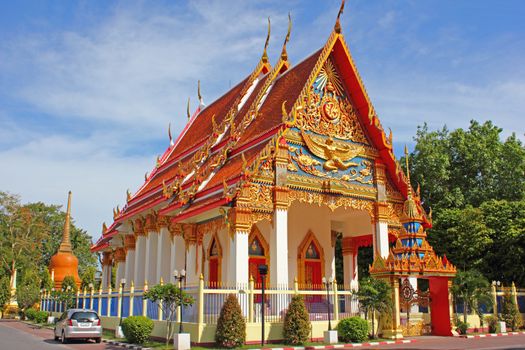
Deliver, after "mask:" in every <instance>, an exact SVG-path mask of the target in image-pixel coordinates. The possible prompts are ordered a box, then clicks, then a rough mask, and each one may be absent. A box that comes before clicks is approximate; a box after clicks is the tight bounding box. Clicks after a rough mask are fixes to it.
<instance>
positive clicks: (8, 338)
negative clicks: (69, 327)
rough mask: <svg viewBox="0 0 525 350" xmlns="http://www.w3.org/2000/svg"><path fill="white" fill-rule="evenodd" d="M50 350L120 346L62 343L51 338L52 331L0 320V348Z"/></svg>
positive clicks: (104, 349) (101, 349)
mask: <svg viewBox="0 0 525 350" xmlns="http://www.w3.org/2000/svg"><path fill="white" fill-rule="evenodd" d="M11 349H13V350H50V349H55V350H56V349H61V350H68V349H69V350H70V349H78V350H82V349H90V350H116V349H119V350H122V348H121V347H115V346H112V345H106V344H104V343H101V344H96V343H94V342H90V343H84V342H80V341H78V342H74V343H72V344H66V345H62V344H61V343H59V342H57V341H54V340H53V331H52V330H49V329H44V328H37V327H35V326H30V325H27V324H25V323H22V322H15V321H0V350H11Z"/></svg>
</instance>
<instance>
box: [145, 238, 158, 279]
mask: <svg viewBox="0 0 525 350" xmlns="http://www.w3.org/2000/svg"><path fill="white" fill-rule="evenodd" d="M158 239H159V235H158V233H157V232H155V231H150V232H148V237H147V238H146V258H145V264H144V265H145V266H144V270H145V274H146V275H145V277H144V278H145V280H147V281H148V284H149V285H150V286H154V285H156V284H158V283H159V280H157V242H158Z"/></svg>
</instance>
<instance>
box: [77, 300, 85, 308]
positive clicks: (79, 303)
mask: <svg viewBox="0 0 525 350" xmlns="http://www.w3.org/2000/svg"><path fill="white" fill-rule="evenodd" d="M78 308H79V309H83V308H84V298H78Z"/></svg>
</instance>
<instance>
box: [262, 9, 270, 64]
mask: <svg viewBox="0 0 525 350" xmlns="http://www.w3.org/2000/svg"><path fill="white" fill-rule="evenodd" d="M269 43H270V17H268V34H266V42H265V43H264V51H263V55H262V58H261V59H262V61H263V62H264V63H268V52H267V51H266V50H267V49H268V44H269Z"/></svg>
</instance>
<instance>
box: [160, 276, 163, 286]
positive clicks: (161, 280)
mask: <svg viewBox="0 0 525 350" xmlns="http://www.w3.org/2000/svg"><path fill="white" fill-rule="evenodd" d="M159 284H160V285H161V286H162V285H163V284H164V279H163V278H162V276H161V277H160V281H159Z"/></svg>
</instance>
